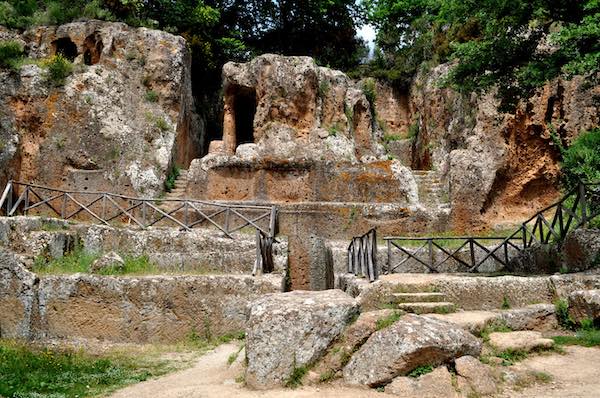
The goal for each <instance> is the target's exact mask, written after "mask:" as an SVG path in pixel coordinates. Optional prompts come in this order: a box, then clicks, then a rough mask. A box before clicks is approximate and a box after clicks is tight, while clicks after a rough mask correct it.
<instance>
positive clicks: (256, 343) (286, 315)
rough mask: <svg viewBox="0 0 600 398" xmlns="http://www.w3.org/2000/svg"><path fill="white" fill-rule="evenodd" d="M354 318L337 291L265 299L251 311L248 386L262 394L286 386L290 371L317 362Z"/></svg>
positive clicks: (350, 303)
mask: <svg viewBox="0 0 600 398" xmlns="http://www.w3.org/2000/svg"><path fill="white" fill-rule="evenodd" d="M357 314H358V305H357V304H356V302H355V300H354V299H352V298H351V297H350V296H348V295H346V294H345V293H343V292H342V291H340V290H326V291H320V292H308V291H293V292H289V293H279V294H269V295H266V296H264V297H262V298H260V299H258V300H256V301H255V302H253V303H252V304H250V306H249V317H248V322H247V327H246V357H247V360H248V368H247V371H246V383H247V384H248V385H249V386H250V387H253V388H258V389H265V388H271V387H276V386H280V385H283V384H285V383H286V381H287V380H288V379H289V378H290V375H291V374H292V372H293V371H294V368H300V367H304V366H308V365H310V364H312V363H314V362H315V361H316V360H318V359H319V358H320V357H321V356H322V355H323V354H324V353H325V351H326V350H327V348H328V347H329V345H330V344H331V343H332V342H333V341H334V340H335V339H336V338H337V337H338V336H340V334H341V333H342V331H343V330H344V328H345V327H346V325H347V324H348V323H349V322H350V321H351V320H352V319H353V318H354V317H355V316H356V315H357Z"/></svg>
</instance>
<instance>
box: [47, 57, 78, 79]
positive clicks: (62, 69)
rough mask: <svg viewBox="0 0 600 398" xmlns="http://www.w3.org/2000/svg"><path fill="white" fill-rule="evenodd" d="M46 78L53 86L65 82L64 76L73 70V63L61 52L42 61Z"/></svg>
mask: <svg viewBox="0 0 600 398" xmlns="http://www.w3.org/2000/svg"><path fill="white" fill-rule="evenodd" d="M44 66H45V67H46V79H47V80H48V81H49V82H51V83H52V84H54V85H55V86H62V85H63V84H65V80H66V78H67V77H68V76H69V75H70V74H71V73H72V72H73V64H72V63H71V61H69V60H68V59H66V58H65V57H64V56H63V55H62V54H56V55H54V56H52V57H50V59H48V60H47V61H45V62H44Z"/></svg>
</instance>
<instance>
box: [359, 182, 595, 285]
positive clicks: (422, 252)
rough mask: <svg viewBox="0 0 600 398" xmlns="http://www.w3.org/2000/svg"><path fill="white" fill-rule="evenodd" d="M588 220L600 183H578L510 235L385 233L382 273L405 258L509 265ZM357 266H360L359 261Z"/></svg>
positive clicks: (468, 267) (467, 267) (437, 263)
mask: <svg viewBox="0 0 600 398" xmlns="http://www.w3.org/2000/svg"><path fill="white" fill-rule="evenodd" d="M596 223H597V224H596ZM589 225H600V182H594V183H583V182H581V183H580V184H579V185H578V186H577V187H576V188H574V189H573V190H571V191H569V192H568V193H567V194H566V195H564V196H563V197H562V198H561V199H560V200H559V201H558V202H556V203H554V204H552V205H550V206H548V207H546V208H544V209H542V210H541V211H539V212H537V213H536V214H535V215H533V216H532V217H531V218H529V219H528V220H526V221H525V222H523V223H522V224H521V226H520V227H519V228H518V229H517V230H516V231H515V232H513V233H512V234H511V235H509V236H502V237H474V236H463V237H401V236H387V237H384V238H383V239H384V241H385V242H386V244H387V261H386V264H385V265H384V266H383V268H382V272H384V273H392V272H394V271H396V270H397V269H398V268H399V267H400V266H402V265H403V264H405V263H407V262H408V261H413V262H415V263H416V264H419V265H421V266H423V267H425V268H426V269H427V270H428V271H429V272H440V269H441V267H442V266H443V265H444V264H446V263H447V262H449V261H454V262H455V263H456V264H458V265H459V269H460V270H461V271H465V272H480V268H481V267H482V266H483V265H484V264H486V262H489V261H494V262H496V263H497V264H498V265H500V266H502V267H503V268H506V269H509V270H510V267H511V257H512V255H514V254H515V253H518V252H520V251H522V250H523V249H525V248H529V247H531V246H533V245H536V244H549V243H553V244H557V245H561V244H562V242H563V240H564V239H565V237H566V236H567V233H568V232H569V231H571V230H573V229H576V228H580V227H586V226H589ZM356 239H357V238H354V239H353V240H352V243H351V244H350V247H349V248H348V258H349V268H348V272H354V273H356V268H354V267H356V265H355V264H354V263H352V264H351V261H350V259H351V258H353V254H352V250H354V251H356V250H357V249H356V247H359V248H362V246H361V244H362V243H361V242H362V241H361V242H359V243H355V240H356ZM409 242H410V245H409V244H408V243H409ZM375 251H376V248H375ZM361 254H362V252H361ZM359 257H360V256H359ZM359 265H360V266H362V263H359ZM375 279H376V278H375Z"/></svg>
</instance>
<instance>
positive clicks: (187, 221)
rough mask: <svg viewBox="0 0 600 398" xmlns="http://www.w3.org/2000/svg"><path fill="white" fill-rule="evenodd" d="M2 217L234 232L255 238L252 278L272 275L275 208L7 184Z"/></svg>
mask: <svg viewBox="0 0 600 398" xmlns="http://www.w3.org/2000/svg"><path fill="white" fill-rule="evenodd" d="M0 214H3V215H5V216H8V217H11V216H15V215H43V216H49V217H55V218H60V219H63V220H79V221H91V222H93V223H98V224H103V225H113V224H117V225H121V224H127V225H128V226H129V227H134V228H140V229H145V228H148V227H176V228H180V229H181V230H186V231H188V230H191V229H192V228H198V227H201V226H207V227H213V228H216V229H217V230H219V231H221V232H222V233H223V234H224V235H225V236H227V237H228V238H232V239H235V235H233V234H234V232H237V231H241V230H246V229H250V230H251V231H255V232H256V243H257V259H256V266H255V270H254V271H255V272H257V271H258V270H262V271H263V272H270V271H272V269H273V260H272V244H273V241H274V237H275V234H276V223H277V207H276V206H255V205H248V204H236V203H226V202H211V201H201V200H190V199H173V200H165V199H146V198H134V197H129V196H125V195H119V194H114V193H108V192H87V191H67V190H62V189H56V188H49V187H44V186H40V185H35V184H27V183H21V182H16V181H9V182H8V184H7V185H6V187H5V189H4V191H3V193H2V196H0ZM257 267H258V269H257Z"/></svg>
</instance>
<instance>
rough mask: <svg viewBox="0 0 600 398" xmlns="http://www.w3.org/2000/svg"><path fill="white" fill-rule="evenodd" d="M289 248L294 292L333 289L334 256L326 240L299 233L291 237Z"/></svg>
mask: <svg viewBox="0 0 600 398" xmlns="http://www.w3.org/2000/svg"><path fill="white" fill-rule="evenodd" d="M288 248H289V257H288V258H289V260H288V261H289V272H290V279H291V289H292V290H327V289H333V287H334V273H333V254H332V251H331V248H330V247H329V246H327V244H326V242H325V239H323V238H322V237H320V236H316V235H314V234H309V233H306V234H303V233H297V234H294V235H291V236H289V238H288Z"/></svg>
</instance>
